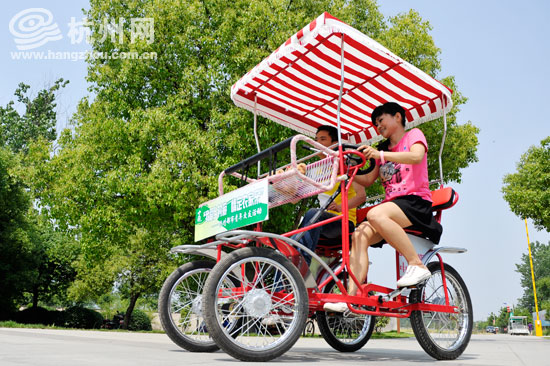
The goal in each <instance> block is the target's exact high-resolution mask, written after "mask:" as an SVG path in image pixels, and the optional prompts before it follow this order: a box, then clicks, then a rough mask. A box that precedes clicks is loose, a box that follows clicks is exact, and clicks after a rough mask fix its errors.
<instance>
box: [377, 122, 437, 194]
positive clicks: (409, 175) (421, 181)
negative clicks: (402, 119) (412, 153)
mask: <svg viewBox="0 0 550 366" xmlns="http://www.w3.org/2000/svg"><path fill="white" fill-rule="evenodd" d="M416 143H421V144H422V145H424V147H425V148H426V153H425V154H424V157H423V158H422V162H421V163H420V164H415V165H411V164H401V163H394V162H391V161H386V163H385V164H384V165H380V170H379V174H380V180H381V181H382V185H383V186H384V189H385V190H386V199H385V200H384V201H390V200H392V199H394V198H396V197H399V196H405V195H411V194H412V195H416V196H420V197H421V198H422V199H425V200H426V201H430V202H432V195H431V192H430V186H429V180H428V143H427V142H426V137H424V134H423V133H422V131H420V130H419V129H418V128H413V129H412V130H410V131H408V132H406V133H405V135H404V136H403V137H402V138H401V140H400V141H399V143H398V144H397V145H395V146H394V147H393V148H392V149H390V151H393V152H405V151H409V150H410V148H411V146H412V145H414V144H416ZM377 163H378V164H380V161H378V162H377Z"/></svg>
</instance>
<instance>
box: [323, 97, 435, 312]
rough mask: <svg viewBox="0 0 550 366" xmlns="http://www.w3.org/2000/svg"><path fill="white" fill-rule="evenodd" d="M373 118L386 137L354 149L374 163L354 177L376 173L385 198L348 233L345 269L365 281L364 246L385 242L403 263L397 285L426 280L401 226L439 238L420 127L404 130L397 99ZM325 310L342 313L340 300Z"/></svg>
mask: <svg viewBox="0 0 550 366" xmlns="http://www.w3.org/2000/svg"><path fill="white" fill-rule="evenodd" d="M371 118H372V123H373V125H374V126H375V127H376V128H377V130H378V132H379V133H380V134H381V135H382V136H383V137H385V138H386V140H385V141H383V142H382V143H381V144H379V146H378V150H377V149H375V148H373V147H372V146H361V147H360V148H359V149H358V150H359V151H362V152H363V153H364V154H365V157H366V159H370V158H374V159H376V160H377V162H376V168H375V169H374V170H373V171H372V172H370V173H368V174H366V175H362V176H356V177H355V180H356V181H357V182H358V183H360V184H362V185H364V186H369V185H371V184H373V183H374V181H375V180H376V178H378V177H380V180H381V182H382V185H383V186H384V189H385V192H386V197H385V199H384V201H383V202H382V203H381V204H379V205H377V206H375V207H373V208H372V209H371V210H370V211H369V212H368V213H367V220H366V221H364V222H363V223H361V224H360V225H359V226H358V227H357V228H356V230H355V232H354V233H353V236H352V245H351V253H350V267H351V268H350V270H351V272H352V273H353V274H354V275H355V276H356V278H357V280H358V281H359V283H363V282H364V281H365V280H366V277H367V272H368V265H369V258H368V252H367V250H368V248H369V246H373V247H381V246H382V244H383V243H384V242H387V243H389V244H390V245H391V246H392V247H393V248H395V249H396V250H397V251H398V252H399V253H401V254H402V255H403V256H404V257H405V259H406V260H407V262H408V267H407V271H406V273H405V274H404V275H403V277H401V278H400V279H399V281H397V287H407V286H412V285H415V284H418V283H420V282H422V281H425V280H426V279H428V278H429V277H430V276H431V273H430V271H429V270H428V269H427V268H426V266H425V265H424V264H423V263H422V261H421V260H420V258H419V257H418V255H417V253H416V251H415V249H414V247H413V245H412V243H411V241H410V239H409V238H408V236H407V234H406V233H405V231H404V228H407V227H410V226H414V228H415V229H419V230H421V231H422V232H423V233H425V234H426V235H427V236H428V237H429V238H430V239H431V240H432V241H433V242H434V243H438V242H439V238H440V236H441V232H442V229H441V225H439V223H437V221H436V220H435V219H434V217H433V214H432V200H431V192H430V188H429V180H428V163H427V153H428V144H427V142H426V138H425V137H424V134H423V133H422V131H420V130H419V129H417V128H414V129H412V130H410V131H408V132H406V131H405V122H406V119H405V110H404V109H403V107H401V106H400V105H399V104H397V103H393V102H389V103H385V104H383V105H381V106H378V107H376V108H375V109H374V111H373V112H372V117H371ZM357 291H358V288H357V285H356V284H355V282H354V281H352V280H351V279H350V281H349V282H348V293H349V295H356V294H357ZM324 308H325V310H327V311H335V312H344V311H346V310H347V309H348V305H347V304H346V303H344V302H339V303H326V304H325V305H324Z"/></svg>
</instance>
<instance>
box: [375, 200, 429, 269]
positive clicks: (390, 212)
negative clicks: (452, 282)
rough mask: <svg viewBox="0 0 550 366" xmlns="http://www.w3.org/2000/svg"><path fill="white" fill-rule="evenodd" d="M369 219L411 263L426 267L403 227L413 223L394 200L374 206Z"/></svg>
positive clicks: (385, 238)
mask: <svg viewBox="0 0 550 366" xmlns="http://www.w3.org/2000/svg"><path fill="white" fill-rule="evenodd" d="M367 220H368V222H369V223H370V225H372V227H373V228H374V229H375V230H376V231H377V232H378V233H379V234H380V235H382V237H383V238H384V240H386V241H387V242H388V244H390V245H391V246H392V247H393V248H395V249H396V250H397V251H398V252H399V253H401V254H402V255H403V256H404V257H405V259H406V260H407V262H408V263H409V265H413V266H419V267H422V268H426V266H425V265H424V264H423V263H422V261H421V260H420V258H419V257H418V254H417V253H416V250H415V249H414V246H413V245H412V243H411V240H410V239H409V237H408V236H407V233H405V230H403V228H405V227H408V226H411V225H412V223H411V222H410V220H409V219H408V218H407V216H405V214H404V213H403V211H401V209H400V208H399V206H397V205H396V204H395V203H393V202H385V203H383V204H381V205H378V206H376V207H374V208H372V209H371V210H370V211H369V212H368V213H367Z"/></svg>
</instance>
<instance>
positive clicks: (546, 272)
mask: <svg viewBox="0 0 550 366" xmlns="http://www.w3.org/2000/svg"><path fill="white" fill-rule="evenodd" d="M526 252H527V250H526ZM531 257H532V258H533V272H534V274H535V285H536V286H537V300H538V305H539V308H540V306H541V304H542V303H543V302H545V301H550V242H548V243H547V244H543V243H540V242H538V241H537V242H534V243H531ZM516 272H518V273H519V274H520V276H521V279H520V281H521V287H522V288H523V296H522V297H521V298H520V299H519V300H518V303H519V305H520V306H521V307H523V308H527V309H529V310H530V311H535V297H534V294H533V280H532V277H531V264H530V262H529V253H524V254H522V255H521V261H520V262H519V263H517V264H516Z"/></svg>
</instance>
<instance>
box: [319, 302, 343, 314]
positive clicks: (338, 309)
mask: <svg viewBox="0 0 550 366" xmlns="http://www.w3.org/2000/svg"><path fill="white" fill-rule="evenodd" d="M323 309H324V310H325V311H333V312H335V313H343V312H345V311H347V310H349V308H348V304H347V303H345V302H327V303H325V305H323Z"/></svg>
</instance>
